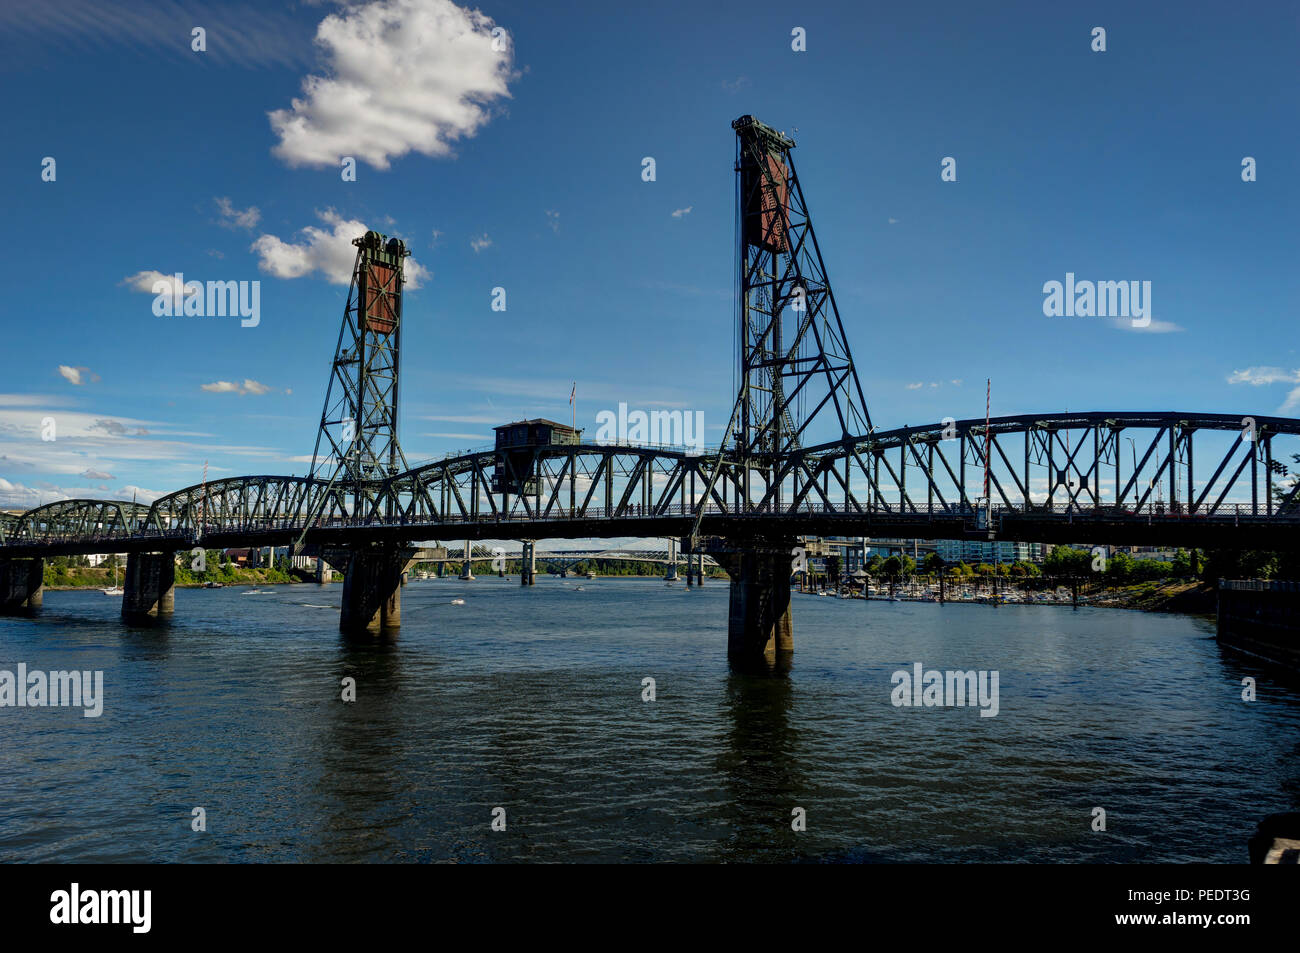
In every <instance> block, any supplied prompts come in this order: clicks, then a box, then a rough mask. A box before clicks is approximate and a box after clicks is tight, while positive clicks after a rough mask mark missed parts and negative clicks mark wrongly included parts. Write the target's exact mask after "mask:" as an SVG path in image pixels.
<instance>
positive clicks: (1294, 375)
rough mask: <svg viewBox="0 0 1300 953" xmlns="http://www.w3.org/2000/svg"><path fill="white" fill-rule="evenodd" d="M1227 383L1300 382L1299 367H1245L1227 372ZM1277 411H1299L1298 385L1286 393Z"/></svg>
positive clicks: (1259, 384) (1280, 412) (1289, 412)
mask: <svg viewBox="0 0 1300 953" xmlns="http://www.w3.org/2000/svg"><path fill="white" fill-rule="evenodd" d="M1228 383H1229V384H1249V385H1251V386H1252V387H1263V386H1265V385H1267V384H1300V369H1297V370H1293V371H1288V370H1286V369H1285V368H1282V367H1269V366H1265V365H1260V366H1257V367H1246V368H1242V369H1241V370H1239V371H1233V372H1232V373H1231V374H1229V375H1228ZM1277 412H1278V413H1279V414H1294V413H1296V412H1300V387H1293V388H1292V389H1291V390H1290V391H1289V392H1288V393H1287V395H1286V398H1285V399H1284V400H1283V401H1282V406H1280V407H1278V409H1277Z"/></svg>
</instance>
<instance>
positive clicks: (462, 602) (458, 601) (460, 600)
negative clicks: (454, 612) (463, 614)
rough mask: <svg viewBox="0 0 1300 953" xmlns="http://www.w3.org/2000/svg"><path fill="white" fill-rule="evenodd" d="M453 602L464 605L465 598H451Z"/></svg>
mask: <svg viewBox="0 0 1300 953" xmlns="http://www.w3.org/2000/svg"><path fill="white" fill-rule="evenodd" d="M451 604H452V605H454V606H463V605H464V604H465V600H464V599H452V600H451Z"/></svg>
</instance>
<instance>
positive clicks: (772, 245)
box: [762, 152, 790, 252]
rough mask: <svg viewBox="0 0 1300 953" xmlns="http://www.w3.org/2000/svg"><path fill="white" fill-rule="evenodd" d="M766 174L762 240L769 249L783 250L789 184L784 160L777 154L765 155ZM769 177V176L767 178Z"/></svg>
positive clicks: (764, 180) (764, 179)
mask: <svg viewBox="0 0 1300 953" xmlns="http://www.w3.org/2000/svg"><path fill="white" fill-rule="evenodd" d="M767 172H768V175H767V176H764V178H763V189H762V191H763V241H762V244H763V245H764V247H766V248H768V249H769V250H771V251H777V252H783V251H785V250H786V248H785V229H786V221H787V216H786V208H787V206H788V204H789V201H790V186H789V184H788V183H787V182H786V167H785V161H784V160H783V159H782V158H781V157H780V156H778V155H775V154H773V153H770V152H769V153H768V155H767ZM769 177H770V178H769Z"/></svg>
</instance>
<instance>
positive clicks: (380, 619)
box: [339, 547, 413, 636]
mask: <svg viewBox="0 0 1300 953" xmlns="http://www.w3.org/2000/svg"><path fill="white" fill-rule="evenodd" d="M412 552H413V550H403V549H398V548H395V547H375V548H373V549H361V550H357V551H355V552H354V553H353V554H352V558H351V559H350V560H348V570H347V573H346V574H345V575H344V577H343V605H342V611H341V612H340V614H339V631H341V632H343V633H344V634H347V635H362V634H367V635H373V636H378V635H382V634H383V633H384V632H385V631H392V630H395V629H397V628H399V627H400V626H401V624H402V576H403V575H404V570H405V569H406V562H407V560H408V559H410V558H411V553H412Z"/></svg>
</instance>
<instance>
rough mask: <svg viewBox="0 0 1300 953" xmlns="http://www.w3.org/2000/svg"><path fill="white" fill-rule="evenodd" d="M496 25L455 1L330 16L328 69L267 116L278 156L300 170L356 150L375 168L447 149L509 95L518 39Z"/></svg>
mask: <svg viewBox="0 0 1300 953" xmlns="http://www.w3.org/2000/svg"><path fill="white" fill-rule="evenodd" d="M494 28H496V24H495V22H494V21H493V20H492V18H491V17H489V16H487V15H485V14H483V13H481V12H479V11H478V10H467V9H464V8H462V7H459V6H457V5H456V4H455V3H452V2H451V0H375V2H372V3H367V4H364V5H360V6H352V7H348V8H346V9H344V10H342V11H340V12H339V13H334V14H330V15H329V16H327V17H326V18H325V19H324V20H322V21H321V22H320V25H319V26H318V27H317V28H316V48H317V52H318V54H319V57H320V61H321V67H322V74H316V73H313V74H311V75H309V76H307V77H305V78H304V79H303V81H302V97H301V98H295V99H294V100H293V103H292V106H291V108H289V109H277V110H275V111H274V112H272V113H270V114H269V115H270V120H271V129H272V130H273V131H274V132H275V134H276V136H278V137H279V139H280V142H279V144H278V145H277V146H276V147H275V149H274V150H273V151H274V153H275V155H277V156H279V157H280V158H281V159H283V160H285V161H286V162H288V163H289V164H290V165H294V166H297V165H314V166H322V165H327V166H328V165H333V166H337V165H338V164H339V160H340V158H341V157H342V156H353V157H355V158H358V159H361V160H363V161H365V162H368V163H369V164H370V165H371V166H373V167H375V168H377V169H386V168H388V166H389V163H390V161H391V160H392V159H395V158H399V157H401V156H404V155H406V154H407V153H408V152H418V153H420V154H422V155H426V156H445V155H448V154H449V153H450V152H451V145H452V143H454V142H455V141H456V140H458V139H463V138H467V137H470V136H473V135H475V133H477V132H478V130H479V129H480V128H481V127H482V126H483V125H484V124H485V123H486V122H487V121H488V120H489V118H491V116H490V113H489V109H488V107H489V106H490V104H491V103H492V102H493V101H495V100H499V99H502V98H509V96H510V91H509V88H508V84H509V82H510V80H511V79H512V78H513V77H514V72H513V67H512V63H513V53H512V47H513V44H512V42H511V41H510V37H509V36H508V35H506V34H505V33H504V31H502V32H501V33H499V34H498V35H497V36H495V37H494V36H493V30H494ZM494 47H497V48H496V49H494Z"/></svg>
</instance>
